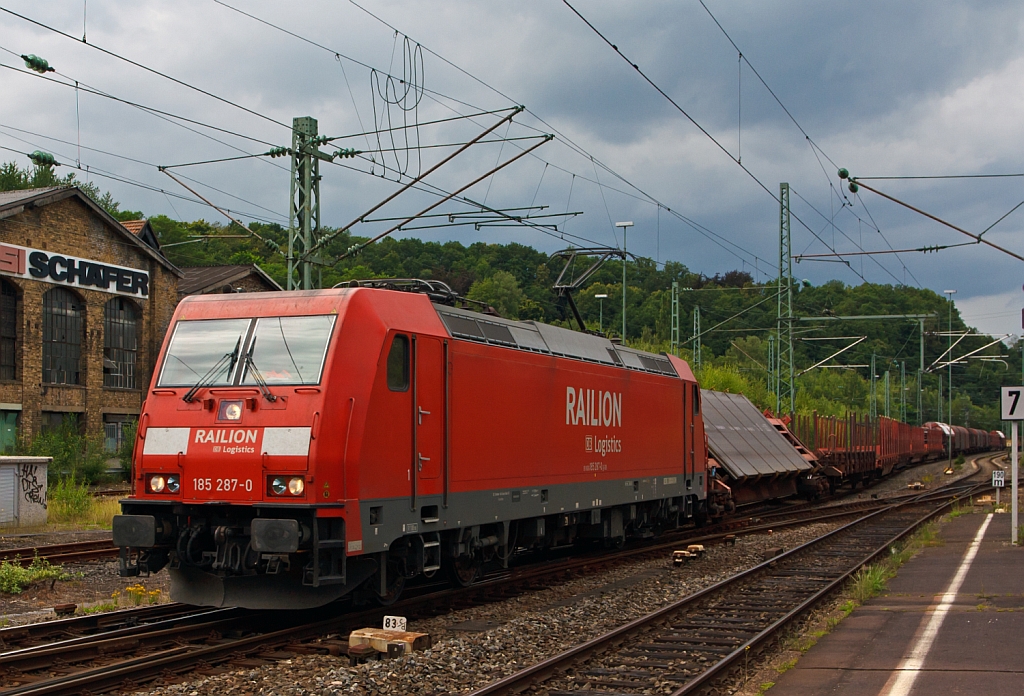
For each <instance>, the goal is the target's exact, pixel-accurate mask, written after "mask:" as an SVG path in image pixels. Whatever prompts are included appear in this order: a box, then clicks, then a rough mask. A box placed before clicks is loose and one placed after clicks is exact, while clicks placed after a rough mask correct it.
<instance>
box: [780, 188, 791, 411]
mask: <svg viewBox="0 0 1024 696" xmlns="http://www.w3.org/2000/svg"><path fill="white" fill-rule="evenodd" d="M778 332H779V353H778V356H779V358H778V360H779V371H778V384H779V390H778V391H777V392H776V409H775V410H776V412H777V414H778V415H781V414H782V413H783V410H782V409H783V408H784V407H786V408H788V409H789V410H788V413H794V412H795V411H796V393H795V389H794V385H793V254H792V246H791V237H790V215H789V184H787V183H785V182H783V183H781V184H779V313H778Z"/></svg>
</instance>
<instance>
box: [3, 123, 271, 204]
mask: <svg viewBox="0 0 1024 696" xmlns="http://www.w3.org/2000/svg"><path fill="white" fill-rule="evenodd" d="M3 129H8V130H13V131H17V132H19V133H25V134H28V135H32V136H35V137H37V138H44V139H46V140H52V141H54V142H58V143H63V144H64V145H72V146H74V143H72V142H70V141H67V140H63V139H61V138H54V137H52V136H49V135H43V134H41V133H35V132H33V131H29V130H25V129H23V128H15V127H14V126H8V125H6V124H2V123H0V132H3ZM5 135H7V137H9V138H13V139H14V140H18V141H19V142H23V143H25V144H26V145H31V146H33V147H39V145H37V144H36V143H33V142H31V141H28V140H25V139H23V138H18V137H17V136H14V135H11V134H9V133H5ZM82 149H84V150H88V151H90V152H96V153H99V154H103V155H107V156H108V157H115V158H117V159H122V160H125V161H128V162H134V163H136V164H142V165H145V166H148V167H154V168H157V169H159V167H160V165H158V164H155V163H153V162H147V161H145V160H140V159H138V158H136V157H128V156H126V155H119V154H117V153H115V152H110V151H108V150H101V149H99V148H94V147H83V148H82ZM76 169H81V170H82V171H91V172H95V171H97V170H96V169H95V168H89V167H87V166H86V167H83V166H82V165H81V160H78V161H77V166H76ZM182 176H184V175H182ZM185 178H186V179H189V181H192V182H193V183H196V184H199V185H200V186H205V187H206V188H208V189H210V190H212V191H216V192H217V193H220V194H223V195H225V196H229V197H231V198H234V199H235V200H237V201H241V202H242V203H245V204H247V205H251V206H253V207H256V208H259V209H260V210H264V211H266V212H268V213H270V214H272V215H276V216H277V217H279V218H281V219H282V220H287V219H288V216H287V215H284V214H282V213H279V212H277V211H276V210H273V209H271V208H267V207H265V206H262V205H260V204H259V203H255V202H253V201H250V200H248V199H245V198H242V197H241V196H237V195H235V194H233V193H229V192H227V191H224V190H222V189H219V188H217V187H216V186H212V185H210V184H207V183H205V182H203V181H199V180H197V179H191V178H189V177H185ZM193 202H195V201H193ZM234 212H238V211H234ZM239 214H243V213H239ZM254 219H258V218H254Z"/></svg>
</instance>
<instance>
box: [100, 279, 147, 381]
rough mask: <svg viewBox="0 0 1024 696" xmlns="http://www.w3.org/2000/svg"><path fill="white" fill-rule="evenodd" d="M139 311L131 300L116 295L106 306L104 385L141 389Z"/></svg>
mask: <svg viewBox="0 0 1024 696" xmlns="http://www.w3.org/2000/svg"><path fill="white" fill-rule="evenodd" d="M138 316H139V314H138V311H137V310H136V309H135V305H134V304H133V303H132V301H131V300H126V299H124V298H123V297H115V298H114V299H112V300H110V302H107V304H106V305H104V307H103V386H104V387H118V388H120V389H137V388H138V385H137V384H136V382H135V363H136V357H137V355H138V351H139V338H138V336H139V332H138V325H139V320H138Z"/></svg>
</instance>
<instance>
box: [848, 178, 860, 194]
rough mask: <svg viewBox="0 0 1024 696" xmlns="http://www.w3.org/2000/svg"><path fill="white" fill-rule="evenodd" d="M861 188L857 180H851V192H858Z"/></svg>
mask: <svg viewBox="0 0 1024 696" xmlns="http://www.w3.org/2000/svg"><path fill="white" fill-rule="evenodd" d="M859 190H860V186H858V185H857V182H856V181H851V182H850V193H857V191H859Z"/></svg>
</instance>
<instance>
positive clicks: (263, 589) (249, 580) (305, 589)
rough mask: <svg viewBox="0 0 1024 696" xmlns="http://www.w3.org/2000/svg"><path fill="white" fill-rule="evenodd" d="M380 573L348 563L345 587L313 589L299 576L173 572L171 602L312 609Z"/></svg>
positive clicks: (363, 564)
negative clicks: (225, 575) (303, 582)
mask: <svg viewBox="0 0 1024 696" xmlns="http://www.w3.org/2000/svg"><path fill="white" fill-rule="evenodd" d="M376 570H377V565H376V564H375V563H374V562H373V561H372V560H370V559H364V560H363V561H362V562H352V563H349V570H348V577H347V582H346V583H345V584H344V585H340V584H339V585H322V586H320V587H311V586H309V585H303V584H302V577H301V575H299V574H298V573H294V572H293V573H281V574H279V575H263V574H260V575H246V576H228V577H223V576H219V575H214V574H213V573H207V572H205V571H203V570H200V569H198V568H191V567H187V566H182V567H180V568H171V569H170V570H169V573H170V576H171V599H172V600H173V601H175V602H181V603H182V604H193V605H196V606H204V607H245V608H246V609H291V610H295V609H312V608H314V607H319V606H323V605H324V604H328V603H330V602H333V601H334V600H336V599H338V598H340V597H343V596H345V595H346V594H348V593H349V592H351V591H352V590H354V589H355V588H357V587H358V586H359V585H360V584H362V583H363V582H364V581H365V580H366V579H367V578H369V577H370V576H371V575H373V574H374V573H375V572H376Z"/></svg>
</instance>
